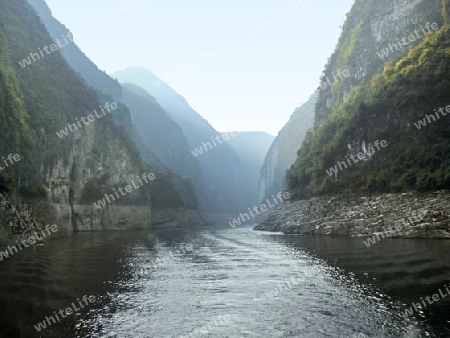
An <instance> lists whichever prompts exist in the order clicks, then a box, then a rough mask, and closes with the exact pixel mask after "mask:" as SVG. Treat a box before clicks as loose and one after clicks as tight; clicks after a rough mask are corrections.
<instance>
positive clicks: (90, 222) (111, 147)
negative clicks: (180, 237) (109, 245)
mask: <svg viewBox="0 0 450 338" xmlns="http://www.w3.org/2000/svg"><path fill="white" fill-rule="evenodd" d="M0 8H1V11H0V13H1V16H0V41H1V42H0V45H1V49H2V54H1V58H0V79H1V81H2V86H1V88H2V94H3V95H2V97H3V99H2V100H0V106H1V109H0V111H1V113H0V114H1V115H2V117H1V119H2V121H6V120H8V121H10V123H9V124H8V125H7V126H5V127H7V128H8V132H9V133H11V136H10V137H5V135H2V137H3V139H2V141H3V142H2V146H1V151H2V153H16V152H17V153H19V154H20V155H21V156H22V158H23V160H21V161H20V162H18V163H16V164H14V166H11V167H9V168H7V170H5V171H3V172H2V173H1V176H2V177H1V178H2V182H3V183H4V182H10V183H9V184H3V183H2V190H3V191H6V192H8V193H9V194H11V195H24V196H22V197H29V198H30V199H31V201H30V203H32V204H36V207H35V208H34V212H35V214H36V215H46V218H47V219H46V223H50V222H51V223H52V224H53V223H55V224H57V226H58V228H59V229H60V232H71V231H84V230H126V229H136V228H140V229H143V228H146V227H148V226H150V225H151V209H150V205H151V196H150V189H151V188H150V184H148V185H145V186H142V187H141V188H140V189H138V190H133V191H132V192H131V193H129V194H127V195H126V196H124V197H121V198H120V199H118V200H116V201H114V202H113V203H111V204H108V205H106V206H105V207H104V208H101V209H97V208H96V207H95V206H94V205H93V202H96V201H97V200H99V199H101V198H102V197H103V195H104V193H112V192H113V189H117V188H119V187H125V186H126V185H128V184H130V183H131V181H132V180H136V178H137V177H138V176H139V177H141V176H142V174H143V173H145V172H147V173H150V172H149V171H148V170H149V168H147V167H146V166H145V165H144V164H143V162H142V161H141V160H140V157H139V154H138V152H137V150H136V149H135V148H134V145H133V143H132V141H131V140H130V139H129V137H128V136H127V134H126V132H125V131H124V129H123V128H122V127H118V126H117V125H116V124H115V123H114V118H113V116H112V114H106V116H102V117H101V118H98V119H95V120H94V121H93V122H91V123H89V124H88V125H83V123H81V121H80V120H81V117H86V116H87V115H88V114H89V113H86V112H92V111H93V110H94V109H97V110H98V111H100V109H99V107H100V106H101V100H100V98H99V97H98V96H97V94H96V93H95V92H94V91H93V90H92V89H89V88H87V87H86V86H85V84H84V82H83V80H81V79H80V78H79V77H78V76H77V75H76V74H75V72H74V71H73V70H72V69H71V68H70V67H69V66H68V65H67V63H66V62H65V60H64V59H63V58H62V56H61V54H60V53H59V52H54V53H52V54H50V55H44V57H35V59H36V60H33V61H32V62H30V63H29V64H28V65H24V64H23V63H22V64H20V63H19V61H20V60H23V59H24V58H27V57H30V55H31V54H30V53H36V51H38V50H39V48H42V46H50V45H52V44H53V40H52V39H51V37H50V36H49V34H48V32H47V31H46V29H45V27H44V25H43V24H42V23H41V22H40V20H39V17H38V16H37V15H36V13H35V12H34V10H33V9H32V8H31V7H30V6H29V5H28V3H27V2H26V1H24V0H19V1H17V2H13V3H11V2H9V1H4V0H2V1H0ZM29 60H31V59H29ZM102 107H103V105H102ZM77 121H80V122H79V123H80V124H79V127H78V128H73V129H77V130H76V131H74V132H68V134H67V136H64V137H60V136H57V132H58V131H60V130H61V129H64V128H66V127H67V124H68V123H71V124H74V123H75V124H76V123H77ZM36 187H38V188H39V189H36ZM36 191H37V192H39V194H37V193H36ZM25 195H28V196H25ZM118 215H120V217H119V216H118ZM1 225H2V227H3V228H4V229H6V228H8V227H9V226H10V225H9V224H5V223H3V224H1Z"/></svg>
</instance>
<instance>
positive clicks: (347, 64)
mask: <svg viewBox="0 0 450 338" xmlns="http://www.w3.org/2000/svg"><path fill="white" fill-rule="evenodd" d="M441 13H442V0H376V1H374V0H371V1H367V0H357V1H356V2H355V4H354V5H353V7H352V9H351V11H350V13H349V14H348V15H347V20H346V22H345V24H344V26H343V30H342V35H341V37H340V39H339V43H338V45H337V47H336V51H335V52H334V53H333V55H332V56H331V57H330V59H329V62H328V64H327V65H326V67H325V70H324V72H323V75H322V78H321V80H320V82H321V84H323V85H322V87H320V89H319V99H318V103H317V107H316V116H315V125H320V124H321V123H322V122H323V121H324V120H326V118H327V117H328V116H329V115H330V114H331V112H332V111H333V109H334V108H336V107H337V106H338V105H340V104H341V103H342V102H344V100H345V99H346V98H347V97H349V95H350V94H351V93H352V92H353V90H354V89H355V87H356V86H358V85H360V84H361V83H363V82H367V81H370V80H371V78H372V76H374V75H376V74H380V73H381V72H382V71H383V66H384V64H385V63H386V62H393V61H396V60H398V59H399V58H400V57H401V56H402V55H405V54H407V51H408V50H409V49H411V48H412V47H414V46H416V45H417V44H418V43H420V41H421V40H422V37H423V35H424V34H423V31H422V28H424V29H425V32H427V30H426V28H425V27H426V25H427V23H430V24H431V23H434V22H435V23H437V24H438V26H439V27H442V25H443V23H444V21H443V17H442V14H441ZM416 31H417V34H418V35H416ZM411 34H413V35H414V36H415V38H414V39H412V38H411V40H409V39H408V38H409V36H411ZM414 36H413V37H414ZM420 36H422V37H420ZM403 38H406V40H403ZM405 42H406V43H405ZM344 71H347V72H348V73H346V74H345V75H343V72H344ZM347 74H348V76H347Z"/></svg>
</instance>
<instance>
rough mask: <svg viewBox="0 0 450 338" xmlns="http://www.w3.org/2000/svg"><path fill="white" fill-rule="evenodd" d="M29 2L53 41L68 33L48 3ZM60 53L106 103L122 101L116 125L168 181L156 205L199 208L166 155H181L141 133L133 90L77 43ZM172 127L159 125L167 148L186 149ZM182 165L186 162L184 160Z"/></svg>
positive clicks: (191, 190)
mask: <svg viewBox="0 0 450 338" xmlns="http://www.w3.org/2000/svg"><path fill="white" fill-rule="evenodd" d="M28 2H29V3H30V4H31V5H32V6H33V8H34V9H35V10H36V12H37V13H38V14H39V17H40V18H41V21H42V22H43V23H44V25H45V26H46V28H47V30H48V31H49V33H50V36H51V37H52V38H53V40H54V41H56V40H58V39H61V36H62V35H63V34H65V33H66V32H67V31H68V29H67V28H66V27H65V26H64V25H63V24H62V23H60V22H59V21H58V20H56V19H55V18H54V17H53V15H52V12H51V10H50V8H49V7H48V6H47V4H46V3H45V1H43V0H28ZM60 52H61V54H62V55H63V56H64V58H65V59H66V61H67V62H68V63H69V65H70V66H71V67H72V69H74V70H75V71H76V72H77V73H78V74H79V75H80V76H81V77H82V78H83V79H84V80H85V81H86V83H87V84H88V85H89V86H91V87H93V88H95V90H96V91H97V93H98V95H99V96H100V97H101V100H102V102H107V101H112V100H116V101H117V102H118V104H119V108H118V109H117V110H115V111H114V112H113V117H114V121H115V122H116V124H118V125H120V126H122V127H123V128H124V130H125V131H126V133H127V134H128V135H129V137H130V138H131V139H132V140H133V142H134V144H135V145H136V147H137V149H138V151H139V153H140V155H141V157H142V159H143V160H144V161H145V162H146V163H148V164H150V165H151V166H152V168H154V169H152V170H153V171H155V173H157V174H158V177H159V178H160V182H161V181H165V184H158V185H156V186H154V189H155V191H154V192H155V194H154V199H153V205H154V206H156V207H160V206H163V207H164V208H171V207H179V205H178V204H177V203H178V200H179V197H177V196H176V195H181V198H182V199H183V201H184V202H185V204H186V205H187V206H188V207H190V208H193V209H196V208H198V205H197V199H196V196H195V192H194V187H193V186H192V183H191V182H190V181H189V179H186V176H183V173H184V172H183V171H175V172H176V173H178V174H175V173H174V172H171V169H174V167H173V166H171V164H172V162H171V161H167V156H165V155H166V154H171V155H172V159H173V158H174V157H176V156H177V155H179V152H178V153H176V154H175V151H174V150H173V147H172V151H169V152H164V151H161V146H160V145H161V143H160V142H159V141H158V140H156V139H155V138H152V139H151V140H149V139H148V137H147V136H148V133H147V134H145V135H144V134H141V133H140V132H142V128H141V126H140V125H139V124H138V123H137V121H136V120H133V119H132V117H131V115H133V116H134V117H136V116H140V115H142V111H137V112H130V107H129V106H128V105H126V103H128V104H130V103H132V102H133V101H132V100H130V95H132V94H130V91H127V94H128V95H127V96H126V97H125V96H124V93H123V90H122V87H121V85H120V84H119V82H117V81H116V80H114V79H113V78H111V77H110V76H109V75H107V74H106V73H105V72H103V71H101V70H100V69H99V68H98V67H97V65H95V64H94V63H93V62H92V61H91V60H90V59H89V58H88V57H87V56H86V55H85V54H84V53H83V52H82V51H81V50H80V48H79V47H78V46H77V45H76V42H75V41H72V42H71V43H70V44H68V45H66V46H65V47H64V48H61V50H60ZM125 99H127V100H125ZM125 101H126V102H125ZM123 103H124V104H123ZM135 106H136V105H133V107H135ZM138 109H141V107H138ZM141 110H142V109H141ZM150 110H151V109H150ZM172 124H173V123H172ZM172 124H171V123H167V124H166V123H162V124H155V127H156V128H157V129H158V131H159V135H166V136H169V135H172V138H166V141H167V140H173V142H169V143H166V147H169V148H170V145H172V146H173V145H174V143H175V144H176V145H177V146H179V147H180V149H183V148H186V147H187V145H186V144H187V141H186V140H184V143H185V144H184V145H183V144H181V142H180V139H183V138H184V136H183V135H182V132H181V130H178V131H177V130H174V128H171V126H172ZM161 155H163V157H164V158H160V157H159V156H161ZM178 162H182V158H181V157H180V159H179V160H178ZM195 166H197V167H198V164H196V163H193V164H192V163H185V165H184V169H185V172H190V168H193V167H195ZM192 171H193V172H194V176H196V177H197V176H198V174H197V172H195V170H192ZM179 174H181V175H179ZM169 195H171V196H175V200H174V201H173V202H174V203H173V205H172V204H171V203H170V201H168V200H167V199H165V198H167V197H168V196H169Z"/></svg>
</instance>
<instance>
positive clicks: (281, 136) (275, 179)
mask: <svg viewBox="0 0 450 338" xmlns="http://www.w3.org/2000/svg"><path fill="white" fill-rule="evenodd" d="M317 97H318V93H317V92H316V93H315V94H314V95H312V96H311V97H310V98H309V99H308V101H307V102H306V103H305V104H303V105H302V106H301V107H299V108H297V109H296V110H295V111H294V113H293V114H292V115H291V118H290V119H289V121H288V123H287V124H286V125H285V126H284V127H283V128H282V129H281V130H280V132H279V133H278V135H277V137H276V138H275V140H274V141H273V143H272V145H271V146H270V149H269V151H268V152H267V154H266V156H265V159H264V163H263V165H262V167H261V172H260V181H259V186H258V189H259V199H260V201H263V200H265V199H266V198H268V197H270V196H271V195H274V194H277V193H278V192H280V191H282V190H283V189H284V182H285V178H286V171H287V170H288V169H289V168H290V166H291V165H292V164H294V162H295V160H296V159H297V156H298V155H297V152H298V150H299V149H300V147H301V145H302V143H303V140H304V139H305V137H306V133H307V131H308V130H310V129H311V128H312V127H313V126H314V115H315V106H316V101H317Z"/></svg>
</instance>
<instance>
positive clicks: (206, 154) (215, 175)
mask: <svg viewBox="0 0 450 338" xmlns="http://www.w3.org/2000/svg"><path fill="white" fill-rule="evenodd" d="M112 76H113V77H115V78H117V79H118V80H119V81H120V82H122V83H133V84H135V85H137V86H140V87H142V88H144V89H145V90H146V91H147V92H148V93H149V94H150V95H151V96H153V97H154V98H155V99H156V101H157V102H158V103H159V104H160V105H161V107H162V108H163V109H164V110H165V111H166V112H167V113H168V114H169V115H170V117H171V118H172V119H173V120H174V121H175V122H176V123H177V124H178V125H179V126H180V127H181V129H182V130H183V133H184V135H185V136H186V138H187V140H188V143H189V147H190V149H191V152H192V155H193V156H194V157H196V158H197V160H198V162H199V163H200V167H201V169H202V174H201V175H202V179H203V182H204V188H203V192H202V194H201V195H199V196H197V197H198V199H199V203H200V204H201V205H203V208H204V210H206V211H208V212H209V213H227V212H235V211H239V210H242V208H245V209H246V208H247V207H248V205H247V201H246V200H245V198H243V197H242V194H241V192H242V191H245V190H246V189H247V188H246V187H243V186H241V184H240V181H239V173H240V172H241V171H242V162H241V159H240V158H239V156H238V155H237V154H236V152H235V151H234V150H233V149H232V147H231V146H230V145H229V144H228V143H227V142H224V141H223V139H222V135H221V134H220V133H219V132H217V131H216V130H215V129H214V128H213V127H212V126H211V125H210V124H209V123H208V122H207V121H206V120H205V119H204V118H203V117H201V116H200V115H199V114H198V113H197V112H195V111H194V110H193V109H192V108H191V107H190V106H189V104H188V103H187V101H186V99H185V98H183V97H182V96H181V95H179V94H178V93H177V92H176V91H174V90H173V89H172V88H171V87H170V86H169V85H167V84H166V83H164V82H163V81H162V80H160V79H159V78H158V77H156V76H155V75H154V74H153V73H152V72H150V71H149V70H146V69H144V68H139V67H136V68H129V69H126V70H122V71H118V72H116V73H114V74H113V75H112ZM217 138H219V140H220V141H219V140H217ZM220 142H221V143H220ZM200 151H201V152H200Z"/></svg>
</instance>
